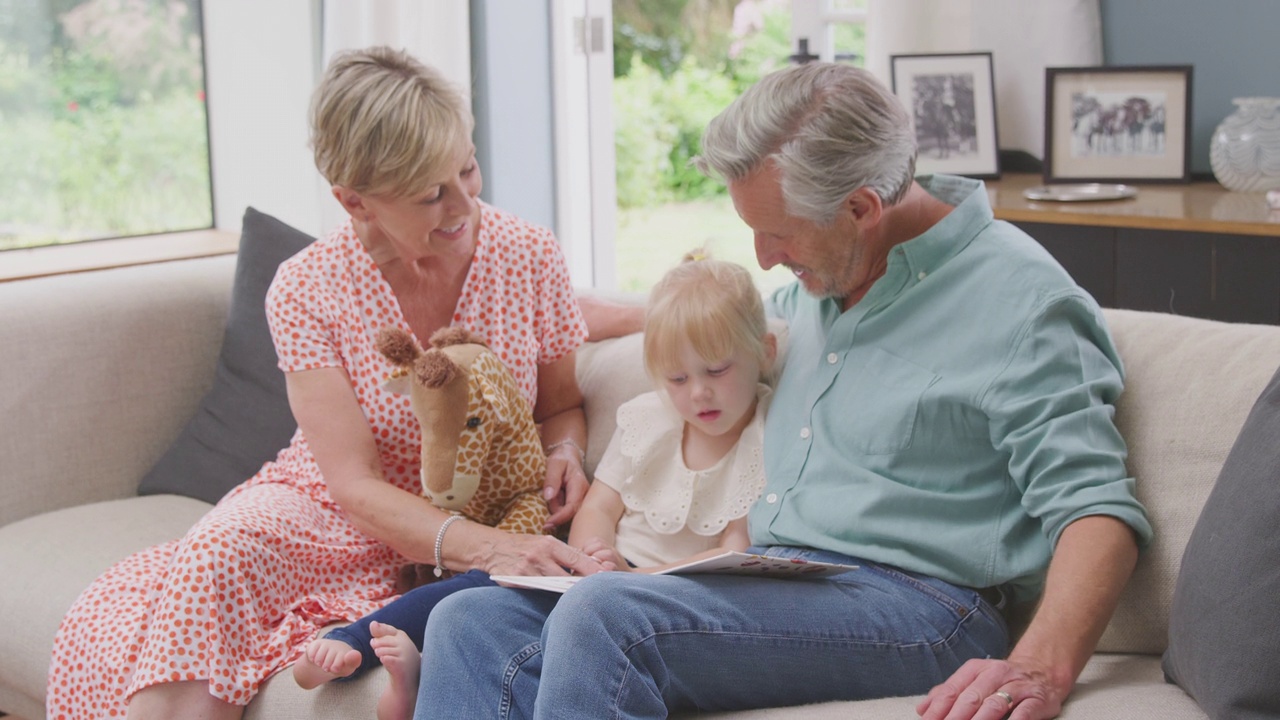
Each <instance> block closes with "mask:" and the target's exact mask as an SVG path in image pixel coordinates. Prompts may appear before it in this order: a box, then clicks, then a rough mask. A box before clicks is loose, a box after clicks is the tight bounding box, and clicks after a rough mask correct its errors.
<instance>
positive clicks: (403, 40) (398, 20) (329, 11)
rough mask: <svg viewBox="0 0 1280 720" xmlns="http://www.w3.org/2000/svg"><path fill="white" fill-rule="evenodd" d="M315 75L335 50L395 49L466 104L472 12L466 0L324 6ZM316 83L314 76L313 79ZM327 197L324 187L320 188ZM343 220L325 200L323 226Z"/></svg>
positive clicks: (331, 2) (352, 1)
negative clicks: (452, 87) (447, 83)
mask: <svg viewBox="0 0 1280 720" xmlns="http://www.w3.org/2000/svg"><path fill="white" fill-rule="evenodd" d="M322 12H323V17H322V19H321V21H320V22H321V26H322V28H323V31H322V34H321V43H320V58H319V64H320V71H322V70H323V68H324V67H325V66H327V65H328V64H329V60H330V58H332V57H333V55H334V54H335V53H337V52H338V51H340V50H347V49H351V48H362V47H368V46H370V45H389V46H391V47H393V48H400V49H403V50H405V51H407V52H408V53H409V54H411V55H413V56H414V57H416V58H418V59H419V60H421V61H422V62H424V63H426V64H428V65H430V66H432V67H434V68H436V69H437V70H439V71H440V72H442V73H444V75H445V77H447V78H449V79H450V80H451V81H453V82H454V83H455V84H456V85H457V86H458V88H459V89H460V90H462V92H463V93H464V94H465V95H466V97H467V101H468V102H470V98H471V11H470V5H469V3H468V2H467V0H430V1H429V2H428V1H427V0H323V5H322ZM317 77H318V75H317ZM320 192H321V194H322V195H323V196H329V194H330V193H329V187H328V185H323V186H322V187H321V188H320ZM344 217H345V213H343V211H342V209H341V207H340V206H339V205H338V204H337V202H336V201H332V199H331V198H330V199H329V200H328V201H326V202H325V203H324V226H325V227H326V228H329V227H334V226H335V225H337V223H338V222H340V221H341V219H343V218H344Z"/></svg>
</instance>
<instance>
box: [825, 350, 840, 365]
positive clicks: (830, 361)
mask: <svg viewBox="0 0 1280 720" xmlns="http://www.w3.org/2000/svg"><path fill="white" fill-rule="evenodd" d="M839 359H840V357H839V356H838V355H836V354H835V353H827V364H828V365H835V364H836V361H837V360H839Z"/></svg>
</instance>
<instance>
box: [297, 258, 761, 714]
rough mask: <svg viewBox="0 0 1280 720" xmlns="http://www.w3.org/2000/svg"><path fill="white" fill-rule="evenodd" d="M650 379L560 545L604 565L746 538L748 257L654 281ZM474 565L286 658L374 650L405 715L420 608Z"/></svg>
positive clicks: (718, 547)
mask: <svg viewBox="0 0 1280 720" xmlns="http://www.w3.org/2000/svg"><path fill="white" fill-rule="evenodd" d="M644 333H645V335H644V362H645V369H646V371H647V372H648V374H649V376H650V378H651V379H652V380H653V383H654V385H655V387H656V390H655V391H654V392H650V393H645V394H643V395H640V396H638V397H636V398H634V399H632V400H630V401H628V402H626V403H624V404H623V405H622V406H621V407H619V408H618V428H617V431H616V432H615V433H614V435H613V437H612V438H611V439H610V441H609V446H608V448H607V449H606V450H605V454H604V457H603V458H602V459H601V461H600V465H599V467H598V468H596V474H595V482H594V483H592V485H591V489H590V490H589V491H588V492H587V496H586V498H585V499H584V501H583V505H582V508H581V509H580V510H579V511H578V514H577V515H576V516H575V517H574V520H573V524H572V526H571V528H570V531H569V544H570V545H572V546H574V547H577V548H579V549H581V550H582V551H583V552H585V553H587V554H589V555H591V556H592V557H594V558H596V559H597V560H599V561H601V562H602V563H604V564H605V565H606V567H608V566H610V565H611V566H612V567H613V568H614V569H616V570H634V571H637V572H652V571H654V570H658V569H661V568H665V567H669V566H671V565H674V564H677V563H682V562H687V561H689V560H694V559H700V558H703V557H710V556H711V555H714V554H716V553H719V552H721V551H724V550H739V551H741V550H745V549H746V548H747V546H748V545H749V544H750V543H749V541H748V539H747V511H748V509H749V508H750V507H751V504H752V503H753V502H755V500H756V498H758V497H759V496H760V493H761V492H762V490H763V489H764V463H763V436H764V414H765V409H766V407H767V405H768V402H769V394H770V391H769V388H768V386H767V385H765V384H764V383H763V382H762V381H763V380H764V378H765V376H766V375H767V373H768V372H769V371H770V369H771V368H772V366H773V362H774V360H775V357H776V354H777V340H776V338H775V337H774V336H773V334H772V333H770V332H769V330H768V326H767V325H766V321H765V316H764V308H763V303H762V302H761V298H760V293H759V291H758V290H757V289H756V287H755V285H754V283H753V282H752V279H751V275H750V274H749V273H748V272H747V270H746V268H743V267H742V266H740V265H736V264H734V263H730V262H723V261H719V260H711V259H706V256H705V255H704V254H702V253H700V252H699V253H691V254H690V255H688V256H686V257H685V261H684V262H682V263H681V264H680V265H678V266H676V267H675V268H673V269H672V270H671V271H669V272H668V273H667V274H666V276H664V277H663V278H662V280H660V281H659V282H658V284H657V285H656V286H654V288H653V290H652V292H651V293H650V296H649V304H648V309H647V311H646V315H645V327H644ZM492 584H493V583H492V581H491V580H489V578H488V576H487V575H485V574H484V573H481V572H479V571H472V572H469V573H466V574H464V575H459V576H455V577H453V578H450V579H448V580H444V581H440V582H436V583H432V584H429V585H424V586H422V587H420V588H417V589H415V590H412V591H410V592H408V593H406V594H405V595H404V596H402V597H401V598H399V599H397V600H396V601H394V602H392V603H391V604H390V605H387V606H386V607H384V608H383V609H381V610H379V611H377V612H376V613H374V614H373V615H370V616H368V617H366V618H363V619H362V620H360V621H358V622H356V623H354V624H352V625H350V626H348V627H345V628H339V629H337V630H335V631H333V632H331V633H330V634H329V635H327V636H326V637H324V638H321V639H318V640H315V641H314V642H312V644H311V645H310V646H309V647H308V648H307V651H306V654H305V656H304V658H303V659H302V660H300V661H299V662H298V663H297V664H296V665H295V666H294V678H295V679H296V680H297V681H298V684H299V685H302V686H303V687H305V688H312V687H315V686H317V685H319V684H321V683H323V682H325V681H327V680H331V679H334V678H337V677H345V676H350V675H352V674H353V673H355V672H356V671H358V670H363V669H367V668H369V667H372V666H373V665H376V664H377V663H378V660H379V659H380V660H381V661H382V663H383V665H384V666H386V668H387V671H388V672H389V673H390V674H391V684H390V686H389V687H388V689H387V691H386V693H384V695H383V697H382V698H381V699H380V700H379V702H378V718H379V720H393V719H398V718H409V717H410V716H412V714H413V704H414V700H415V696H416V694H417V683H418V667H419V663H420V660H421V658H420V656H419V654H418V653H419V649H420V648H418V647H417V646H416V645H417V643H420V642H422V634H423V630H424V629H425V626H426V622H427V616H428V614H429V613H430V611H431V608H433V607H435V604H436V603H437V602H439V601H440V600H441V599H442V598H443V597H444V596H445V595H448V594H450V593H452V592H456V591H457V590H459V589H463V588H466V587H478V586H483V585H492Z"/></svg>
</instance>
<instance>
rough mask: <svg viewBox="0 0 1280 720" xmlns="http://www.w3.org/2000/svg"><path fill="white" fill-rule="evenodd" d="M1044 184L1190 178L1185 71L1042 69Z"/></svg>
mask: <svg viewBox="0 0 1280 720" xmlns="http://www.w3.org/2000/svg"><path fill="white" fill-rule="evenodd" d="M1044 94H1045V112H1044V117H1045V132H1044V178H1045V182H1050V183H1054V182H1105V183H1177V182H1187V181H1188V180H1190V178H1191V162H1190V160H1191V66H1190V65H1151V66H1126V67H1056V68H1053V67H1051V68H1046V70H1045V81H1044Z"/></svg>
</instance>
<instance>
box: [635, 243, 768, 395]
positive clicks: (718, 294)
mask: <svg viewBox="0 0 1280 720" xmlns="http://www.w3.org/2000/svg"><path fill="white" fill-rule="evenodd" d="M768 333H769V328H768V324H767V322H766V321H765V316H764V302H763V300H762V299H761V296H760V291H759V290H758V289H757V288H756V285H755V281H754V280H752V278H751V273H749V272H748V271H747V269H746V268H744V267H742V266H741V265H739V264H737V263H732V262H727V261H724V260H716V259H713V258H710V257H708V256H707V253H706V252H705V251H704V250H697V251H694V252H691V253H689V254H688V255H685V257H684V261H683V262H681V263H680V264H679V265H677V266H675V267H674V268H672V269H671V270H669V271H668V272H667V274H666V275H664V276H663V277H662V279H661V280H659V281H658V283H657V284H656V285H654V286H653V289H652V290H651V291H650V292H649V303H648V306H647V309H646V311H645V322H644V366H645V370H646V371H647V372H648V373H649V376H650V378H651V379H652V380H653V381H654V382H655V383H659V382H661V381H662V379H663V378H664V377H665V376H666V375H667V374H669V373H671V372H673V371H675V370H676V369H677V368H679V367H680V350H681V347H682V345H683V343H686V342H688V343H692V344H693V349H694V351H695V352H697V353H698V355H699V356H700V357H702V359H703V360H706V361H707V362H719V361H721V360H724V359H725V358H727V357H729V356H730V355H732V354H733V353H734V352H735V351H738V350H744V351H746V352H748V353H750V354H752V355H754V356H755V358H756V359H757V360H758V361H760V363H761V367H767V366H768V358H769V347H768V344H767V340H766V336H767V335H768Z"/></svg>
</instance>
